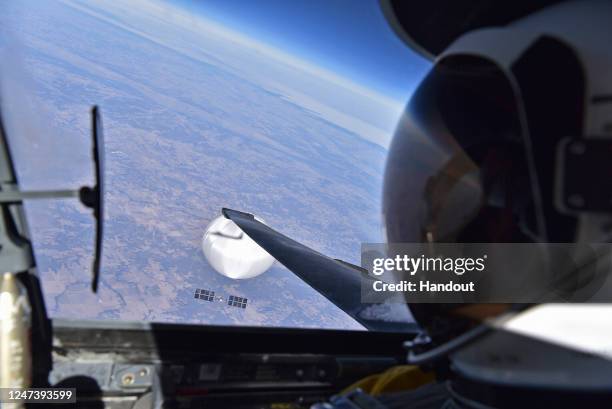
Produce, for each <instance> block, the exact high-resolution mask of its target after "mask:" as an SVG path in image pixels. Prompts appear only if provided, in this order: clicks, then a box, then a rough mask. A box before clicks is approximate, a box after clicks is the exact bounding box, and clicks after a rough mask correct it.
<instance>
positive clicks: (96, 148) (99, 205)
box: [79, 106, 104, 293]
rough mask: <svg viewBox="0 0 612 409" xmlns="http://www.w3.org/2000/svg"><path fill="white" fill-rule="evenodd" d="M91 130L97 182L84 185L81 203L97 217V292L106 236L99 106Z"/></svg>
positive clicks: (94, 282) (94, 110)
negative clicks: (104, 237)
mask: <svg viewBox="0 0 612 409" xmlns="http://www.w3.org/2000/svg"><path fill="white" fill-rule="evenodd" d="M91 132H92V135H91V139H92V147H93V160H94V166H95V173H96V184H95V186H94V187H93V188H92V187H89V186H83V187H82V188H81V189H80V190H79V198H80V199H81V203H83V204H84V205H85V206H87V207H89V208H91V209H93V214H94V218H95V219H96V242H95V252H94V258H93V272H92V280H91V290H92V291H93V292H94V293H96V292H98V281H99V278H100V262H101V260H102V239H103V236H104V132H103V129H102V117H101V115H100V110H99V109H98V107H97V106H94V107H93V108H92V109H91Z"/></svg>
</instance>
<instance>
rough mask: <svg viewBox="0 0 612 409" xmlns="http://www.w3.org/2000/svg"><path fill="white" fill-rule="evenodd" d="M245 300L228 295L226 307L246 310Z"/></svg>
mask: <svg viewBox="0 0 612 409" xmlns="http://www.w3.org/2000/svg"><path fill="white" fill-rule="evenodd" d="M247 301H248V300H247V299H246V298H242V297H236V296H235V295H230V296H229V298H228V299H227V305H230V306H232V307H238V308H246V306H247Z"/></svg>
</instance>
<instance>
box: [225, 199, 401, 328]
mask: <svg viewBox="0 0 612 409" xmlns="http://www.w3.org/2000/svg"><path fill="white" fill-rule="evenodd" d="M221 212H222V213H223V215H224V216H225V217H226V218H228V219H230V220H232V221H233V222H234V223H236V224H237V225H238V227H240V228H241V229H242V231H243V232H244V233H246V234H247V235H248V236H249V237H250V238H251V239H253V240H254V241H255V242H257V244H259V245H260V246H261V247H263V248H264V249H265V250H266V251H267V252H268V253H270V255H271V256H272V257H274V258H275V259H276V260H278V261H279V262H280V263H281V264H283V265H284V266H285V267H287V268H288V269H289V270H291V271H292V272H293V273H294V274H295V275H297V276H298V277H300V278H301V279H302V280H303V281H304V282H306V283H307V284H308V285H310V286H311V287H312V288H314V289H315V290H317V291H318V292H319V293H320V294H321V295H323V296H324V297H325V298H327V299H328V300H329V301H331V302H332V303H334V304H335V305H336V306H338V307H339V308H340V309H342V310H343V311H344V312H346V313H347V314H349V315H350V316H351V317H353V318H354V319H355V320H356V321H357V322H359V323H360V324H361V325H363V326H365V327H366V328H368V329H370V330H380V329H387V330H388V329H389V327H390V324H391V323H384V322H379V321H375V320H368V319H364V318H363V317H362V316H361V315H360V313H361V312H363V310H364V309H365V308H366V307H368V306H369V305H371V304H363V303H362V302H361V280H363V279H365V280H373V278H372V277H370V276H368V275H367V274H366V273H364V272H363V270H361V269H360V268H359V267H357V266H353V265H349V263H346V262H342V261H338V260H334V259H332V258H330V257H327V256H325V255H323V254H321V253H319V252H317V251H315V250H312V249H311V248H309V247H306V246H304V245H303V244H301V243H298V242H297V241H295V240H292V239H290V238H289V237H287V236H285V235H283V234H281V233H279V232H277V231H276V230H274V229H271V228H270V227H268V226H266V225H265V224H263V223H260V222H259V221H257V220H255V217H254V216H253V215H252V214H250V213H243V212H239V211H237V210H231V209H225V208H224V209H222V211H221Z"/></svg>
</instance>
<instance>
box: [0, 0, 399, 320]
mask: <svg viewBox="0 0 612 409" xmlns="http://www.w3.org/2000/svg"><path fill="white" fill-rule="evenodd" d="M14 3H20V4H15V5H13V6H12V7H7V9H6V10H4V15H3V17H2V20H3V27H4V28H3V30H6V31H7V32H8V30H12V32H11V33H10V34H11V35H10V38H11V40H10V41H8V42H7V41H6V40H4V41H5V43H4V44H3V46H4V47H5V50H7V51H6V53H7V54H5V55H10V56H11V60H12V61H10V64H4V67H3V68H4V72H5V74H4V77H5V81H4V85H5V86H4V89H3V91H4V92H3V99H4V101H7V100H10V102H11V104H10V108H6V109H5V116H6V127H7V130H8V131H9V138H10V140H11V144H12V146H11V148H12V150H13V154H14V155H15V156H16V158H17V161H16V162H17V168H18V172H19V176H20V178H21V182H22V185H23V187H25V188H43V187H44V188H50V187H57V188H66V187H78V186H81V185H84V184H91V183H92V163H91V162H90V139H89V117H88V114H89V107H90V106H91V105H93V104H97V105H99V106H100V107H101V111H102V114H103V119H104V127H105V136H106V144H105V153H106V183H107V184H106V186H107V191H106V208H107V217H106V235H105V241H104V257H103V274H102V279H101V290H100V293H99V295H93V294H91V293H90V268H91V267H90V266H91V253H92V243H93V237H94V236H93V229H92V217H91V215H90V212H89V211H88V210H87V209H84V208H83V207H82V206H81V205H80V204H79V203H78V202H77V201H75V200H61V201H45V202H40V203H29V204H28V215H29V223H30V225H31V230H32V231H33V235H34V242H35V253H36V257H37V262H38V265H39V270H40V273H41V275H42V279H43V287H44V293H45V298H46V303H47V308H48V310H49V312H50V313H51V315H52V316H55V317H68V318H84V319H121V320H148V321H158V322H198V323H211V324H230V325H231V324H239V325H270V326H285V327H319V328H350V329H359V328H361V326H360V325H359V324H357V323H356V322H355V321H353V320H352V319H351V318H350V317H348V316H347V315H346V314H345V313H343V312H342V311H341V310H339V309H338V308H336V307H335V306H334V305H333V304H331V303H330V302H328V301H327V300H326V299H324V298H323V297H322V296H320V295H319V294H318V293H317V292H315V291H314V290H313V289H312V288H310V287H309V286H307V285H306V284H304V283H303V282H301V281H300V280H299V279H298V278H297V277H295V276H294V275H293V274H292V273H291V272H289V271H288V270H286V269H285V268H284V267H282V266H281V265H278V264H275V265H274V266H273V267H272V268H271V269H270V270H269V271H268V272H266V273H265V274H263V275H261V276H259V277H256V278H253V279H249V280H241V281H233V280H231V279H229V278H226V277H224V276H221V275H219V274H217V273H215V272H214V271H213V270H212V269H211V267H210V266H209V265H208V264H207V262H206V260H205V259H204V257H203V255H202V251H201V249H200V240H201V236H202V234H203V231H204V229H205V227H206V225H207V224H208V223H209V222H210V221H211V220H212V219H213V218H214V217H216V216H217V215H219V213H220V209H221V208H222V207H229V208H234V209H237V210H242V211H247V212H251V213H254V214H256V215H258V216H260V217H261V218H263V219H264V220H266V222H267V224H269V225H270V226H272V227H274V228H276V229H277V230H279V231H281V232H283V233H284V234H286V235H288V236H290V237H292V238H294V239H296V240H298V241H301V242H303V243H304V244H306V245H309V246H311V247H313V248H315V249H316V250H318V251H320V252H322V253H325V254H328V255H330V256H332V257H335V258H342V259H345V260H347V261H350V262H353V263H358V262H359V246H360V243H361V242H377V241H380V240H381V234H380V188H381V182H382V172H383V166H384V157H385V147H384V146H385V144H386V142H387V141H388V139H385V138H388V135H389V134H390V131H391V130H392V128H393V124H392V122H393V121H394V117H393V115H391V114H388V112H387V111H385V112H387V113H386V114H379V112H378V111H377V110H379V111H381V112H382V111H383V109H382V108H380V107H381V106H383V105H384V101H378V100H376V98H375V97H373V96H372V95H369V94H367V93H366V92H362V91H363V90H360V89H358V88H351V87H350V86H348V85H347V84H343V83H338V81H334V78H332V77H330V76H329V75H327V74H325V73H324V72H319V71H317V70H316V69H313V67H306V66H300V65H299V62H298V61H297V60H292V59H291V58H289V57H288V56H287V55H283V54H280V53H276V54H275V52H274V51H273V50H271V49H267V48H265V47H262V46H261V44H258V43H256V42H254V41H251V40H250V39H248V38H245V37H241V36H235V35H233V34H232V33H231V32H229V31H225V30H224V29H223V28H222V27H219V26H216V25H214V24H210V23H207V22H206V20H197V19H191V18H190V17H187V16H186V15H184V14H182V13H180V11H178V9H173V8H171V7H167V6H162V5H158V4H157V3H151V4H149V5H148V6H147V7H146V8H144V9H143V10H144V11H143V10H140V11H139V12H135V11H134V10H139V9H138V7H135V6H125V7H124V6H123V5H122V4H121V3H120V2H109V3H111V4H113V6H112V7H102V6H100V5H97V4H96V3H95V2H88V3H87V4H84V3H75V2H72V1H70V2H62V3H55V4H50V3H51V2H35V3H36V4H35V5H34V7H30V8H29V9H28V8H27V4H26V3H21V2H14ZM32 3H34V2H32ZM132 4H133V3H132ZM30 6H32V4H30ZM27 10H29V11H27ZM5 61H6V60H5ZM7 76H9V77H10V76H12V77H11V81H8V82H7V81H6V78H7ZM16 79H17V80H16ZM326 101H332V102H330V103H329V104H328V103H326ZM5 106H6V104H5ZM343 106H344V107H346V109H344V108H342V107H343ZM32 107H34V108H32ZM387 108H388V107H387ZM387 108H385V109H387ZM391 111H392V110H391ZM385 115H386V116H385ZM364 117H365V118H366V120H364ZM367 118H371V120H370V121H368V120H367ZM376 121H378V123H376ZM196 288H204V289H210V290H214V291H216V292H217V293H218V294H222V295H225V296H226V297H227V295H236V296H240V297H245V298H247V299H248V300H249V306H248V308H246V309H238V308H234V307H230V306H227V305H226V304H222V303H210V302H203V301H197V300H195V299H194V296H193V294H194V291H195V289H196Z"/></svg>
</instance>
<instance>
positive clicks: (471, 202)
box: [332, 0, 612, 408]
mask: <svg viewBox="0 0 612 409" xmlns="http://www.w3.org/2000/svg"><path fill="white" fill-rule="evenodd" d="M382 5H383V9H384V11H385V14H386V17H387V19H388V20H389V21H390V23H391V25H392V27H393V29H394V30H395V32H396V33H397V34H398V35H399V36H400V37H401V38H402V39H403V40H405V41H406V42H407V43H408V44H409V45H410V46H411V47H413V49H415V50H416V51H418V52H420V53H421V54H423V55H425V56H427V57H430V58H431V59H433V66H432V68H431V71H430V72H429V73H428V75H427V76H426V77H425V78H424V79H423V81H422V82H421V84H420V86H419V87H418V88H417V89H416V91H415V92H414V94H413V96H412V98H411V100H410V101H409V103H408V104H407V106H406V109H405V112H404V113H403V115H402V117H401V119H400V123H399V125H398V127H397V130H396V133H395V135H394V138H393V141H392V143H391V146H390V149H389V154H388V158H387V165H386V173H385V181H384V191H383V213H384V222H385V229H386V230H385V232H386V239H387V242H388V243H427V244H428V245H431V246H433V247H435V246H436V245H438V244H439V243H484V244H487V243H531V246H530V247H529V249H530V253H529V254H531V256H530V257H526V258H525V259H523V260H520V261H521V263H523V264H521V265H524V266H525V269H528V268H529V269H531V271H532V272H534V274H533V275H532V277H534V279H536V280H537V279H540V280H553V281H554V280H555V274H557V273H558V270H559V269H561V268H564V265H562V264H564V263H565V261H566V260H567V259H568V257H569V258H570V259H576V257H578V258H579V256H580V252H581V251H582V250H581V248H582V247H581V245H584V244H589V243H608V242H610V238H611V237H612V161H611V160H610V158H611V157H612V74H611V73H612V47H611V41H612V2H604V1H600V2H597V1H572V2H561V1H532V2H504V3H501V2H500V3H498V2H472V1H469V2H454V1H442V0H438V1H436V0H434V1H428V2H425V4H420V5H416V4H414V3H412V2H410V4H406V2H402V1H396V0H383V2H382ZM547 243H571V244H572V245H571V246H570V247H562V248H563V249H566V250H563V251H562V252H559V251H558V250H555V247H554V246H548V245H547ZM567 248H570V249H571V250H570V251H569V253H572V252H573V253H572V254H570V255H569V256H568V254H566V253H567ZM562 253H563V254H562ZM506 256H507V259H506V260H502V261H501V262H513V261H515V260H512V258H516V255H513V254H507V255H506ZM600 256H601V255H600ZM604 256H605V257H607V258H608V260H609V258H610V254H609V253H605V255H604ZM564 257H565V258H564ZM605 257H603V258H605ZM535 259H537V261H536V260H535ZM560 260H565V261H560ZM498 262H499V261H498ZM590 264H592V263H589V262H588V260H587V262H586V263H584V265H590ZM607 266H608V267H609V264H608V265H607ZM574 267H576V266H574ZM582 267H583V266H582ZM582 267H581V266H578V267H577V268H576V269H575V270H572V271H570V273H575V274H574V277H578V276H580V277H581V279H579V280H578V279H577V280H573V281H572V280H569V282H568V280H567V277H565V278H566V280H565V281H564V282H565V283H566V284H567V285H565V286H561V287H559V288H558V289H557V290H558V291H557V293H556V294H557V296H558V297H559V298H560V299H561V300H562V301H567V300H570V301H572V302H576V303H577V302H582V301H585V300H596V301H599V302H610V301H611V298H612V290H611V289H610V288H609V287H610V283H608V281H610V280H608V281H606V279H607V274H608V273H609V271H610V270H609V268H608V269H605V271H603V274H602V270H601V269H589V270H588V271H586V272H585V271H582V270H584V269H582ZM536 277H537V278H536ZM547 301H549V300H548V299H544V300H534V302H536V303H539V302H547ZM408 303H409V305H410V309H411V311H412V313H413V315H414V317H415V319H416V320H417V321H418V323H419V324H420V326H421V327H422V329H423V333H422V334H421V335H420V336H419V337H417V338H416V339H415V340H414V341H413V342H411V343H409V345H408V347H409V353H408V363H409V364H412V365H417V366H419V367H420V370H421V371H420V372H419V375H418V376H419V377H420V379H427V378H426V377H422V370H425V371H433V373H434V374H435V379H436V381H435V382H433V383H429V384H427V385H425V386H422V387H421V388H416V389H413V390H408V389H410V388H408V387H407V388H406V389H407V390H406V392H403V393H400V394H384V393H383V394H380V393H377V394H376V395H377V396H376V397H375V398H372V399H374V401H368V399H369V398H371V396H369V395H367V394H364V395H365V396H362V397H361V398H357V397H355V396H356V395H355V393H356V392H355V390H351V391H350V392H349V393H348V394H344V395H340V396H338V397H336V398H335V402H336V404H338V405H340V404H342V403H343V404H346V405H349V404H352V405H355V406H342V407H365V406H363V405H361V406H360V404H359V403H358V402H359V401H361V402H366V401H368V402H369V404H370V405H373V406H368V407H381V408H384V407H407V408H416V407H418V408H429V407H446V408H526V407H555V408H557V407H577V406H581V407H610V402H612V364H611V363H610V361H609V360H607V359H603V358H600V357H598V356H596V355H592V354H581V353H575V352H574V351H572V350H569V349H565V348H562V347H559V346H555V345H553V344H549V343H546V342H543V341H538V340H536V339H533V338H531V337H525V336H521V335H519V334H516V333H512V332H510V331H506V330H504V327H503V326H501V327H495V329H493V327H492V326H491V325H490V324H489V323H490V319H491V318H492V317H500V316H502V314H503V316H514V315H519V314H527V313H529V311H530V310H531V309H532V308H533V306H532V305H516V304H510V303H498V304H491V303H487V304H477V303H472V304H440V303H437V304H432V303H414V302H413V303H410V300H409V299H408ZM546 305H547V304H541V305H539V306H538V307H544V306H546ZM568 306H570V307H571V308H572V309H579V308H580V305H578V304H568ZM540 310H541V309H540ZM589 320H591V317H588V316H585V317H584V321H587V322H590V323H591V324H592V325H595V326H597V325H601V326H605V327H607V328H609V327H610V325H612V316H610V322H607V323H606V322H591V321H589ZM572 330H573V329H572V328H569V327H568V328H566V331H567V332H568V333H569V332H571V331H572ZM414 373H415V374H416V372H414ZM402 376H405V374H404V375H402ZM415 376H416V375H415ZM381 378H384V376H383V377H381ZM407 384H410V382H408V383H407ZM412 386H413V385H412ZM379 389H380V388H379ZM395 390H397V389H395ZM368 391H369V392H371V388H365V392H368ZM379 392H380V391H379ZM360 399H361V400H360ZM333 404H334V403H333V402H332V405H333ZM375 405H378V406H375ZM338 407H340V406H338Z"/></svg>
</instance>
